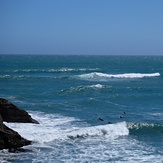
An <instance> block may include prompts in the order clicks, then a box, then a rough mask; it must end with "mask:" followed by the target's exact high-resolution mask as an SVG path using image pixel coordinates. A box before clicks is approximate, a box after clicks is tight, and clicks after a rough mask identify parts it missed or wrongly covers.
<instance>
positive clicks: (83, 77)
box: [0, 55, 163, 163]
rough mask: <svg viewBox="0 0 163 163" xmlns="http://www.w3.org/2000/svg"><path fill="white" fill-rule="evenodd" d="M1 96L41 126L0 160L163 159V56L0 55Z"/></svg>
mask: <svg viewBox="0 0 163 163" xmlns="http://www.w3.org/2000/svg"><path fill="white" fill-rule="evenodd" d="M0 97H3V98H5V99H7V100H9V101H10V102H12V103H14V104H15V105H16V106H18V107H19V108H22V109H24V110H26V111H27V112H28V113H29V114H30V115H31V116H32V117H33V118H34V119H36V120H37V121H39V123H40V124H23V123H6V122H5V124H6V125H7V126H9V127H10V128H12V129H14V130H15V131H17V132H18V133H19V134H20V135H21V136H23V137H24V138H26V139H28V140H31V141H33V143H32V145H30V146H26V147H24V148H25V149H28V150H29V151H27V152H23V153H9V152H8V151H7V150H1V151H0V162H1V163H9V162H10V163H96V162H97V163H99V162H101V163H107V162H111V163H114V162H116V163H122V162H127V163H128V162H129V163H140V162H141V163H149V162H151V163H162V162H163V56H78V55H76V56H70V55H67V56H63V55H62V56H59V55H0Z"/></svg>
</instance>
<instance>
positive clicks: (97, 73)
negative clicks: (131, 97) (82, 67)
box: [77, 72, 160, 80]
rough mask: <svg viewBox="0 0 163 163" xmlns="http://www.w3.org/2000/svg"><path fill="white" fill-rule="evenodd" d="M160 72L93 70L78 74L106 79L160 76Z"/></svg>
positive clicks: (88, 78) (81, 77)
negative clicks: (109, 72) (106, 71)
mask: <svg viewBox="0 0 163 163" xmlns="http://www.w3.org/2000/svg"><path fill="white" fill-rule="evenodd" d="M158 76H160V73H150V74H142V73H124V74H105V73H100V72H92V73H88V74H82V75H78V76H77V77H78V78H80V79H84V80H91V79H93V80H96V79H101V80H106V79H110V78H131V79H132V78H148V77H158Z"/></svg>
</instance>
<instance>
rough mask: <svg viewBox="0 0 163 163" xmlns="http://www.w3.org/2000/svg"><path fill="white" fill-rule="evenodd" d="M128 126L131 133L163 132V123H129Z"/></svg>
mask: <svg viewBox="0 0 163 163" xmlns="http://www.w3.org/2000/svg"><path fill="white" fill-rule="evenodd" d="M127 128H128V129H129V130H130V131H131V133H132V132H133V133H135V132H137V133H139V132H140V133H147V132H157V133H163V124H154V123H128V124H127Z"/></svg>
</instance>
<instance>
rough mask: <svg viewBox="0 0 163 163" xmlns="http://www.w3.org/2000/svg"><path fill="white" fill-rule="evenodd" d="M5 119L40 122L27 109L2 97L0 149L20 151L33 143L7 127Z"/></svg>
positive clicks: (0, 101) (0, 99) (7, 120)
mask: <svg viewBox="0 0 163 163" xmlns="http://www.w3.org/2000/svg"><path fill="white" fill-rule="evenodd" d="M3 121H5V122H21V123H36V124H38V122H37V121H36V120H34V119H32V118H31V116H30V115H29V114H28V113H27V112H26V111H25V110H22V109H20V108H18V107H16V106H15V105H14V104H12V103H10V102H9V101H7V100H6V99H3V98H0V150H1V149H9V151H12V152H13V151H16V150H17V149H18V151H19V149H20V148H21V147H23V146H26V145H30V144H31V143H32V142H31V141H29V140H26V139H24V138H23V137H21V136H20V135H19V134H18V133H17V132H16V131H14V130H12V129H10V128H9V127H7V126H6V125H5V124H4V123H3ZM20 151H21V150H20Z"/></svg>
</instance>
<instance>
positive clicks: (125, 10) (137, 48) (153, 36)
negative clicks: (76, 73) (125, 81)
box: [0, 0, 163, 55]
mask: <svg viewBox="0 0 163 163" xmlns="http://www.w3.org/2000/svg"><path fill="white" fill-rule="evenodd" d="M0 54H73V55H75V54H80V55H82V54H89V55H91V54H92V55H163V0H0Z"/></svg>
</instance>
